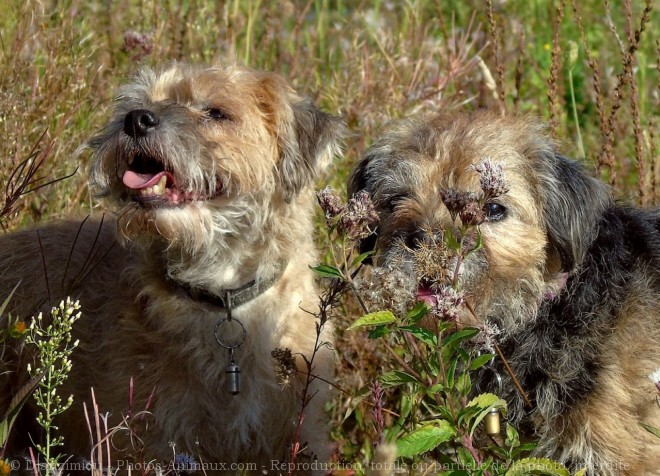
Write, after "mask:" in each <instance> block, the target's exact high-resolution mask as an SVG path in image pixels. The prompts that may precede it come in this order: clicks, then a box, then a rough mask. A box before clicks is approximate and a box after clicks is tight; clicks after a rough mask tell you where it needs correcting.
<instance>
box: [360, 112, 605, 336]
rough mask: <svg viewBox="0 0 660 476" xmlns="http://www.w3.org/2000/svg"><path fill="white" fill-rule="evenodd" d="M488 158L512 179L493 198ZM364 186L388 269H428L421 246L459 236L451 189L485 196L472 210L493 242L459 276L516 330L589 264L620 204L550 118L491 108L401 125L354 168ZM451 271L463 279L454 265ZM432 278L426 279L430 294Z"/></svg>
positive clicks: (487, 312) (484, 308)
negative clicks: (569, 150)
mask: <svg viewBox="0 0 660 476" xmlns="http://www.w3.org/2000/svg"><path fill="white" fill-rule="evenodd" d="M484 161H488V163H489V164H492V165H493V166H494V167H495V168H496V169H497V170H498V171H499V169H500V167H501V172H502V175H503V177H500V179H502V180H504V184H505V189H503V190H500V193H497V194H494V195H495V196H493V197H491V198H489V197H486V196H485V195H486V194H485V193H484V190H482V188H483V184H482V182H481V179H482V176H481V175H480V173H479V170H480V169H481V167H482V166H481V165H480V164H483V163H484ZM358 190H367V191H368V192H369V193H370V194H371V196H372V199H373V201H374V202H375V204H376V207H377V210H378V213H379V216H380V223H379V227H378V230H377V232H376V234H374V235H373V236H371V237H369V238H367V239H366V240H364V242H363V243H362V248H363V251H365V250H366V249H369V248H373V249H377V250H378V251H379V256H378V258H377V262H378V265H379V266H393V265H394V266H398V267H401V266H402V265H403V266H404V267H406V266H407V267H408V269H407V271H409V272H415V271H418V270H417V269H416V264H415V258H414V257H415V253H414V250H415V248H417V247H419V246H420V244H423V243H428V242H429V241H431V242H433V240H436V242H437V237H438V236H446V234H445V232H446V230H447V229H453V230H454V231H453V233H454V234H456V229H457V227H456V221H455V220H456V219H457V218H456V213H453V214H452V213H450V210H448V208H447V205H446V203H447V193H451V192H458V193H459V194H465V192H471V195H469V197H479V199H478V200H476V201H477V202H478V203H479V206H480V207H481V210H473V214H472V216H474V213H476V214H477V215H479V216H480V220H479V222H480V224H479V225H478V229H479V232H480V235H481V238H482V240H483V242H482V244H483V246H482V247H481V248H479V249H477V251H474V252H473V253H470V254H469V255H468V256H467V258H466V260H465V261H464V262H463V263H462V264H461V265H460V267H459V273H460V274H459V278H460V281H461V285H462V287H463V289H464V290H465V292H466V297H467V299H469V300H471V301H472V303H473V306H474V308H475V309H476V310H477V315H479V316H480V317H484V318H485V317H491V318H495V319H497V320H499V321H501V322H502V324H504V325H505V327H508V328H509V329H511V328H514V327H516V326H517V325H519V324H520V323H521V322H523V321H524V320H525V319H526V318H528V317H530V315H533V314H534V313H535V311H536V308H537V307H538V305H539V303H540V301H541V300H542V299H543V296H544V294H547V293H549V292H550V291H553V290H554V289H555V288H556V286H557V285H558V284H557V283H561V282H562V277H565V274H566V273H570V272H572V271H573V270H575V269H576V267H578V266H579V265H580V262H581V261H582V259H583V257H584V254H585V252H586V250H587V248H588V246H589V244H590V243H591V241H592V240H593V238H594V234H595V231H596V226H597V220H598V219H599V217H600V215H601V213H602V212H603V210H604V209H605V208H606V207H607V206H608V205H609V204H610V196H609V192H608V190H607V187H606V186H605V185H603V184H602V183H601V182H599V181H597V180H595V179H593V178H591V177H589V176H588V175H587V174H585V172H584V171H583V169H582V167H581V166H580V165H578V164H577V163H575V162H573V161H570V160H568V159H566V158H565V157H563V156H562V155H561V154H560V153H559V152H558V149H557V146H556V144H555V143H554V142H553V141H552V140H551V139H550V138H549V137H548V136H547V135H546V132H545V130H544V128H543V126H542V125H539V124H538V123H536V122H534V121H533V120H530V118H528V117H522V118H510V117H501V116H499V115H495V114H491V113H487V112H480V113H474V114H466V115H451V116H450V115H446V116H421V117H416V118H411V119H406V120H402V121H399V122H395V123H393V124H392V125H390V126H389V127H388V128H387V130H386V131H385V132H384V133H383V134H382V135H381V137H380V138H379V139H377V140H376V141H375V143H374V144H373V145H372V146H371V147H370V148H369V150H368V151H367V152H366V155H365V157H364V158H363V159H362V161H361V162H360V163H359V164H358V165H357V167H356V168H355V170H354V171H353V173H352V176H351V178H350V182H349V194H352V193H355V192H357V191H358ZM502 192H505V193H502ZM464 196H466V195H464ZM443 197H444V200H443ZM484 197H485V198H484ZM452 215H453V216H452ZM459 223H460V221H459ZM458 228H460V226H459V227H458ZM456 238H459V239H460V236H458V237H456ZM441 243H442V241H441ZM402 250H403V251H402ZM402 255H403V257H402ZM455 264H456V261H455V260H454V261H452V260H451V259H450V260H449V263H447V266H448V267H449V268H451V267H452V266H454V265H455ZM418 277H419V276H418ZM447 277H448V278H447V279H448V280H451V279H452V278H453V277H455V275H454V273H453V269H450V270H449V272H448V273H447ZM430 284H433V285H437V284H438V283H430ZM440 284H442V283H440ZM445 284H447V283H445ZM428 285H429V283H425V282H421V283H420V296H426V295H428V290H426V289H425V287H426V286H428ZM466 319H467V316H466ZM467 320H470V319H467Z"/></svg>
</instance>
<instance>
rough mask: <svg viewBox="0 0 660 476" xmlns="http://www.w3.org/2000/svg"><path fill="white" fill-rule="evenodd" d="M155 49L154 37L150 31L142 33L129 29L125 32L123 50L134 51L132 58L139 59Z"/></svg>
mask: <svg viewBox="0 0 660 476" xmlns="http://www.w3.org/2000/svg"><path fill="white" fill-rule="evenodd" d="M153 49H154V38H153V36H152V35H150V34H149V33H140V32H137V31H133V30H129V31H127V32H126V33H124V47H123V50H124V51H125V52H127V53H131V52H132V57H131V58H132V59H133V60H134V61H139V60H141V59H142V58H144V57H145V56H147V55H148V54H150V53H151V52H152V51H153Z"/></svg>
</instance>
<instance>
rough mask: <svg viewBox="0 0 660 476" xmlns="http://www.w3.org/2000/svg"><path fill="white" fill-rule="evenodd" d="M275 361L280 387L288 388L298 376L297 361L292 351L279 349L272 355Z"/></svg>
mask: <svg viewBox="0 0 660 476" xmlns="http://www.w3.org/2000/svg"><path fill="white" fill-rule="evenodd" d="M270 355H271V357H272V358H273V359H274V360H275V375H277V378H278V380H279V381H280V385H281V386H282V387H283V388H284V387H288V386H289V385H290V384H291V379H292V377H293V376H294V375H295V374H296V359H295V358H294V357H293V354H292V353H291V349H288V348H283V349H280V348H277V349H275V350H273V351H272V352H271V353H270Z"/></svg>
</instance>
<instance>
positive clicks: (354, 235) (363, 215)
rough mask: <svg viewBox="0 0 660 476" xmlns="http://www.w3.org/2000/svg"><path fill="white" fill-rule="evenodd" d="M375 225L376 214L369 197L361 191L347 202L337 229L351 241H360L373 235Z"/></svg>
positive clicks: (376, 221)
mask: <svg viewBox="0 0 660 476" xmlns="http://www.w3.org/2000/svg"><path fill="white" fill-rule="evenodd" d="M376 223H378V214H377V213H376V209H375V207H374V204H373V202H372V201H371V197H370V196H369V194H368V193H367V192H366V191H365V190H361V191H359V192H358V193H356V194H355V195H353V197H352V198H351V199H350V200H349V201H348V205H347V206H346V210H345V211H344V212H343V213H342V215H341V217H340V219H339V228H340V230H341V231H342V232H343V233H344V234H345V235H346V236H347V237H348V238H350V239H351V240H360V239H363V238H366V237H367V236H369V235H370V234H371V233H373V227H374V225H375V224H376Z"/></svg>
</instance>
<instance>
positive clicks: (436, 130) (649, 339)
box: [349, 112, 660, 475]
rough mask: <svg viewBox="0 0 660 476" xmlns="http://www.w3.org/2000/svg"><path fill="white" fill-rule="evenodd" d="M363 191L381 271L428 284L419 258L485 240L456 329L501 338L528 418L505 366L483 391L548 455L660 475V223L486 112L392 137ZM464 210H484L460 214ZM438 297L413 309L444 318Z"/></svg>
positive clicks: (399, 126)
mask: <svg viewBox="0 0 660 476" xmlns="http://www.w3.org/2000/svg"><path fill="white" fill-rule="evenodd" d="M359 190H366V191H368V192H369V193H370V194H371V196H372V198H373V200H374V202H375V204H376V207H377V210H378V212H379V215H380V225H379V228H378V230H377V232H376V233H375V234H374V235H373V236H371V237H370V238H369V239H367V240H365V241H364V242H363V243H362V245H363V248H365V249H369V248H374V247H375V248H376V249H378V250H379V255H380V256H379V257H378V261H377V263H378V266H380V267H383V268H388V267H392V266H396V267H399V268H400V267H403V268H404V269H405V270H406V272H410V273H411V274H412V273H416V275H417V277H418V278H419V277H420V274H419V269H417V265H416V264H415V253H416V248H417V247H419V246H422V245H423V244H424V243H428V242H429V241H432V240H433V239H436V240H437V236H436V237H434V236H433V235H434V234H437V233H440V234H442V233H443V230H446V229H447V228H448V227H451V226H452V224H455V223H456V222H455V221H454V218H452V216H454V217H457V216H458V217H460V218H456V220H465V221H466V222H468V223H472V224H477V226H478V229H479V231H480V233H481V236H482V239H483V245H482V247H481V248H478V249H477V251H475V252H473V253H471V254H469V255H468V256H467V257H466V258H465V262H464V263H463V264H462V266H461V267H460V268H459V270H460V274H459V275H458V282H459V283H460V284H461V286H462V289H463V290H464V292H465V294H464V299H465V301H466V302H467V303H468V304H469V305H470V306H462V307H460V312H459V313H458V316H457V319H458V320H459V322H462V323H464V324H466V325H476V326H481V328H482V329H484V330H486V329H491V331H492V330H493V329H496V328H495V326H497V328H499V329H500V335H499V336H498V341H499V346H500V348H501V350H502V352H503V354H504V356H505V357H506V360H507V361H508V363H509V364H510V365H511V367H512V369H513V374H514V375H515V376H516V377H517V379H518V380H519V382H520V384H521V386H522V390H523V391H524V392H523V393H524V394H526V396H527V398H528V401H529V402H530V403H531V405H528V404H526V403H525V402H524V398H523V397H522V394H523V393H520V392H519V391H517V390H516V388H515V385H514V383H513V381H512V379H511V378H510V377H509V374H508V373H507V371H506V370H505V369H504V367H503V365H502V363H501V362H499V359H496V361H498V363H496V364H495V370H494V371H495V374H493V371H492V370H491V371H489V372H486V373H484V375H483V376H482V379H481V380H482V381H481V382H480V384H481V388H482V389H488V390H490V391H493V392H495V393H500V395H501V396H502V397H504V398H505V399H506V400H507V401H508V402H509V410H510V415H509V416H510V418H511V419H512V420H513V422H515V423H516V424H518V425H521V426H522V428H526V429H527V430H528V431H529V434H530V435H534V436H535V437H537V438H539V440H540V445H539V447H538V449H537V450H536V453H537V454H538V455H542V456H547V457H551V458H555V459H557V460H559V461H561V462H563V463H566V464H567V465H569V466H570V467H572V468H573V469H578V468H583V467H586V468H588V472H589V474H591V475H615V474H616V475H619V474H628V475H642V474H660V440H659V439H658V437H656V436H654V435H653V434H651V433H650V432H649V431H647V430H646V429H644V428H643V427H642V424H648V425H653V426H655V427H660V408H659V406H658V401H657V398H658V391H659V390H660V383H656V385H657V386H658V387H657V388H656V386H655V385H654V382H653V381H651V380H654V381H656V382H657V380H660V377H659V376H658V375H659V374H660V372H657V373H655V371H656V369H658V368H659V367H660V351H659V350H658V349H659V343H660V212H658V211H657V210H655V211H652V210H641V209H637V208H632V207H626V206H621V205H619V204H616V203H614V202H613V200H612V199H611V197H610V193H609V191H608V189H607V187H606V186H605V185H604V184H602V183H601V182H599V181H597V180H596V179H594V178H592V177H590V176H589V175H588V174H587V173H585V171H584V170H583V168H582V167H581V166H580V165H578V164H577V163H576V162H573V161H571V160H569V159H567V158H565V157H564V156H562V155H561V154H560V152H559V151H558V146H557V145H556V144H555V142H553V140H552V139H550V138H549V136H548V135H547V133H546V132H545V130H544V127H543V126H542V125H540V124H538V123H536V122H535V121H534V120H532V119H530V118H528V117H521V118H513V117H501V116H500V115H497V114H492V113H488V112H476V113H472V114H451V115H450V114H447V115H441V116H434V115H431V116H421V117H416V118H410V119H406V120H402V121H399V122H394V123H393V124H392V125H390V126H389V127H388V128H387V129H386V131H385V132H384V133H383V134H382V136H381V137H380V138H379V139H377V140H376V141H375V143H374V144H373V145H372V146H371V147H370V148H369V150H368V151H367V152H366V155H365V156H364V158H363V159H362V161H361V162H360V163H359V164H358V165H357V167H356V168H355V170H354V171H353V174H352V177H351V179H350V185H349V192H350V193H355V192H357V191H359ZM471 197H472V198H471ZM461 199H463V200H464V201H465V200H467V202H471V203H479V205H480V206H479V208H478V209H472V210H470V209H469V207H464V208H463V209H462V211H461V213H458V211H457V210H456V209H455V208H454V207H455V206H456V205H457V202H460V201H461ZM459 223H460V222H459ZM429 235H431V236H429ZM440 242H441V243H442V240H441V241H440ZM422 274H423V273H422ZM438 284H439V283H429V282H428V281H425V280H424V279H421V281H419V282H418V283H416V284H415V288H416V291H417V296H418V297H419V298H422V299H425V300H427V301H428V302H429V303H430V304H434V299H435V300H436V302H435V304H437V299H438V296H437V295H436V296H434V295H433V288H432V286H435V285H438ZM440 284H441V283H440ZM436 289H437V288H436ZM470 307H471V308H472V310H473V312H469V308H470ZM466 308H467V309H466ZM476 316H478V317H476ZM484 324H487V326H485V325H484ZM498 377H499V378H498ZM650 378H651V380H650ZM499 379H501V383H502V385H501V386H500V385H497V381H498V380H499Z"/></svg>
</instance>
